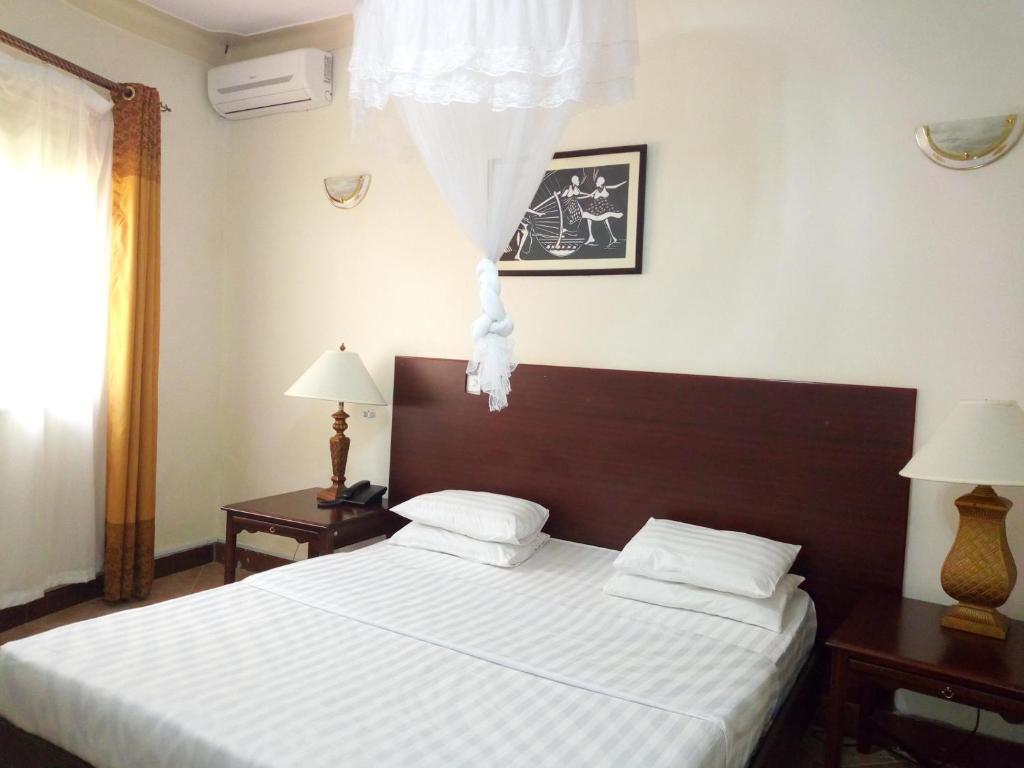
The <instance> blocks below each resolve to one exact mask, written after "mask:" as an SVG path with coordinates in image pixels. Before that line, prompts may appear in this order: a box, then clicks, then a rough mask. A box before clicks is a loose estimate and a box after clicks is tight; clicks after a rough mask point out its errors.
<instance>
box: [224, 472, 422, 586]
mask: <svg viewBox="0 0 1024 768" xmlns="http://www.w3.org/2000/svg"><path fill="white" fill-rule="evenodd" d="M318 490H319V488H306V489H304V490H301V491H293V492H291V493H281V494H278V495H277V496H267V497H266V498H263V499H253V500H252V501H243V502H240V503H238V504H226V505H225V506H223V507H221V509H223V510H224V512H225V513H226V514H227V527H226V530H225V535H224V583H225V584H230V583H231V582H233V581H234V580H235V564H236V549H235V539H236V537H237V536H238V532H239V531H248V532H250V533H256V532H261V533H274V534H277V535H278V536H287V537H288V538H290V539H294V540H295V541H298V542H300V543H307V544H309V556H310V557H316V556H318V555H329V554H330V553H331V552H333V551H334V550H335V548H337V547H342V546H347V545H349V544H355V543H356V542H360V541H366V540H367V539H372V538H375V537H377V536H390V535H391V534H393V533H394V532H395V531H397V530H398V529H399V528H401V527H402V524H403V522H404V521H403V520H402V519H401V518H400V517H399V516H398V515H396V514H394V513H393V512H389V511H388V510H387V508H386V507H384V506H382V505H380V504H368V505H366V506H363V507H357V506H348V505H342V506H339V507H324V508H321V507H318V506H317V505H316V493H317V491H318Z"/></svg>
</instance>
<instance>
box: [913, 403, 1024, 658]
mask: <svg viewBox="0 0 1024 768" xmlns="http://www.w3.org/2000/svg"><path fill="white" fill-rule="evenodd" d="M900 474H901V475H903V476H904V477H912V478H916V479H918V480H935V481H938V482H943V483H970V484H972V485H976V486H977V487H976V488H975V489H974V490H973V491H971V492H970V493H968V494H966V495H965V496H961V497H960V498H958V499H957V500H956V506H957V508H958V509H959V510H960V526H959V528H958V529H957V532H956V540H955V541H954V542H953V548H952V549H950V550H949V554H948V555H947V556H946V561H945V563H943V565H942V588H943V589H944V590H945V591H946V594H947V595H949V596H950V597H952V598H953V599H954V600H956V601H957V604H956V605H953V606H950V607H949V608H948V609H947V610H946V612H945V613H944V614H943V616H942V622H941V623H942V626H944V627H949V628H951V629H959V630H963V631H965V632H973V633H974V634H978V635H986V636H988V637H995V638H998V639H1000V640H1005V639H1006V633H1007V630H1008V629H1009V621H1008V620H1007V618H1006V617H1005V616H1004V615H1003V614H1001V613H1000V612H999V611H997V610H996V609H997V608H998V607H999V606H1001V605H1002V604H1003V603H1005V602H1006V600H1007V599H1008V598H1009V597H1010V592H1012V591H1013V586H1014V583H1015V582H1016V580H1017V567H1016V566H1015V565H1014V562H1013V554H1012V553H1011V552H1010V545H1009V543H1008V542H1007V540H1006V513H1007V512H1008V511H1009V510H1010V507H1011V506H1012V503H1011V502H1010V500H1009V499H1004V498H1002V497H1000V496H998V495H996V492H995V491H994V490H993V489H992V486H993V485H1024V411H1022V410H1021V407H1020V406H1019V405H1017V403H1016V402H1014V401H1012V400H965V401H963V402H961V403H959V404H958V405H957V406H956V408H954V409H953V412H952V413H951V414H950V415H949V416H948V417H947V418H946V420H945V421H944V422H943V423H942V424H941V425H940V426H939V428H938V430H936V432H935V434H934V435H932V437H931V439H930V440H929V441H928V442H927V443H925V444H924V446H923V447H922V448H921V450H919V451H918V452H917V453H916V454H914V457H913V458H912V459H911V460H910V462H909V463H908V464H907V466H905V467H904V468H903V469H902V470H900Z"/></svg>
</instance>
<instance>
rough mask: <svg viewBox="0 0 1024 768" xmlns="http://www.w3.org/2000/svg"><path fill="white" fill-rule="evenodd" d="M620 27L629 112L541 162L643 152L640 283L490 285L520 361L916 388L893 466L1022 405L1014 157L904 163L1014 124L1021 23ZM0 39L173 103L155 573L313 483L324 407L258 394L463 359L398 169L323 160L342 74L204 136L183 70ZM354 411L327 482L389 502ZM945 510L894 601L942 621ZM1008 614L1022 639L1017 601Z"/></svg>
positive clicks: (433, 203) (444, 226)
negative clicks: (262, 505) (953, 429)
mask: <svg viewBox="0 0 1024 768" xmlns="http://www.w3.org/2000/svg"><path fill="white" fill-rule="evenodd" d="M639 8H640V22H641V34H642V41H641V58H642V61H641V66H640V68H639V71H638V81H637V98H636V100H635V101H633V102H631V103H629V104H626V105H621V106H617V107H610V108H605V109H600V110H594V111H590V112H586V113H584V114H581V115H580V116H579V117H577V118H576V119H575V120H574V121H573V123H572V124H571V125H570V127H569V129H568V130H567V131H566V133H565V136H564V138H563V142H562V147H563V148H565V149H570V148H573V149H576V148H587V147H602V146H611V145H618V144H631V143H647V144H648V145H649V166H648V186H647V210H646V230H645V249H644V262H645V266H644V274H643V275H641V276H622V277H589V278H568V277H562V278H557V277H556V278H518V279H508V280H506V282H505V298H506V301H507V304H508V306H509V308H510V309H511V311H512V312H513V313H514V314H515V316H516V318H517V321H518V326H517V332H516V338H517V350H518V355H519V358H520V359H521V360H523V361H526V362H533V363H559V364H569V365H573V364H578V365H590V366H601V367H612V368H635V369H647V370H661V371H679V372H690V373H712V374H724V375H736V376H755V377H780V378H794V379H807V380H818V381H836V382H852V383H863V384H886V385H898V386H909V387H917V388H918V389H919V409H918V437H917V442H918V444H920V443H921V442H922V441H923V440H924V439H926V438H927V437H928V435H929V434H930V433H931V432H932V431H933V430H934V429H935V427H936V426H937V425H938V423H939V422H940V421H941V419H942V418H943V417H944V416H945V414H946V413H947V412H948V411H949V410H950V409H951V408H952V407H953V405H954V404H955V402H956V401H957V400H958V399H961V398H965V397H1010V398H1015V399H1018V400H1022V401H1024V380H1022V379H1024V337H1022V335H1021V334H1020V331H1019V325H1020V324H1021V321H1022V320H1024V312H1022V308H1021V303H1020V297H1019V290H1020V289H1019V286H1021V285H1022V280H1024V258H1022V255H1024V254H1022V252H1021V251H1022V245H1021V243H1022V242H1024V217H1021V215H1020V210H1021V205H1022V202H1024V185H1022V184H1021V175H1022V172H1024V148H1021V149H1018V150H1017V151H1016V152H1014V153H1013V154H1012V155H1010V156H1009V157H1008V158H1007V159H1005V160H1003V161H1001V162H999V163H997V164H996V165H994V166H991V167H989V168H987V169H984V170H981V171H977V172H971V173H955V172H952V171H946V170H943V169H940V168H938V167H937V166H934V165H932V164H931V163H929V162H928V161H927V160H925V159H924V157H923V156H921V155H920V153H919V152H918V151H917V149H916V147H915V145H914V142H913V129H914V127H915V126H916V125H918V124H919V123H921V122H923V121H929V120H942V119H956V118H962V117H970V116H981V115H989V114H998V113H1001V112H1007V111H1013V110H1022V109H1024V92H1022V91H1024V89H1022V86H1021V85H1020V78H1019V77H1018V75H1017V73H1019V72H1020V71H1022V68H1024V67H1022V65H1024V50H1022V49H1021V47H1020V45H1019V40H1020V38H1021V35H1022V33H1024V6H1022V5H1021V4H1020V3H1019V2H1016V1H1015V0H1002V2H995V1H994V2H987V3H983V4H982V3H970V4H968V3H963V2H960V0H904V1H903V2H900V3H893V2H884V1H883V0H857V1H854V0H846V2H839V1H838V0H836V1H834V2H828V3H823V2H819V1H818V0H773V1H772V2H770V3H765V2H759V1H758V0H685V1H684V0H639ZM0 26H2V27H3V28H5V29H8V30H10V31H12V32H14V33H15V34H19V35H22V36H24V37H26V38H28V39H30V40H32V41H34V42H36V43H38V44H40V45H43V46H44V47H48V48H50V49H52V50H55V51H57V52H59V53H61V54H63V55H65V56H67V57H69V58H71V59H74V60H76V61H78V62H80V63H82V64H84V65H86V66H90V67H93V68H95V69H96V70H98V71H100V72H102V73H103V74H106V75H108V76H110V77H112V78H115V79H135V80H140V81H142V82H146V83H149V84H152V85H155V86H157V87H159V88H160V90H161V94H162V96H163V98H164V100H165V101H167V102H169V103H170V104H171V105H172V106H173V107H174V112H173V113H172V114H171V115H168V116H166V117H165V119H164V123H163V125H164V176H163V195H164V219H163V225H164V246H163V271H164V283H163V307H164V313H163V326H162V327H163V333H162V343H163V349H162V352H163V354H162V361H161V390H162V391H161V409H160V418H161V425H160V446H159V448H160V459H159V461H160V463H159V486H158V507H159V509H158V529H157V534H158V549H164V550H167V549H170V548H174V547H177V546H185V545H189V544H195V543H199V542H201V541H204V540H208V539H209V538H210V537H212V536H215V535H216V534H217V533H218V532H219V531H220V528H221V515H220V513H219V510H218V507H219V505H220V504H221V503H224V502H227V501H233V500H239V499H243V498H251V497H254V496H257V495H261V494H270V493H276V492H280V491H283V490H286V489H291V488H297V487H302V486H307V485H317V484H322V483H323V482H324V480H325V479H326V478H327V476H328V474H329V466H328V459H327V450H326V440H327V438H328V436H329V435H330V416H329V414H330V412H331V410H332V409H331V407H330V404H329V403H318V402H312V401H304V400H298V399H291V398H285V397H283V396H282V394H281V393H282V392H283V391H284V389H285V388H286V387H287V386H288V385H289V384H290V383H291V382H292V381H293V380H294V379H295V378H296V377H297V376H298V375H299V374H300V373H301V372H302V371H303V370H304V369H305V367H306V366H307V365H309V363H311V362H312V361H313V360H314V359H315V357H316V355H318V354H319V353H320V352H321V351H323V350H324V349H327V348H330V347H333V346H334V345H336V344H337V343H338V342H340V341H342V340H344V341H345V342H347V343H348V345H349V347H350V348H351V349H354V350H357V351H359V352H360V353H361V354H362V355H363V358H364V360H365V361H366V362H367V364H368V366H369V368H370V370H371V373H372V374H373V375H374V376H375V378H376V379H377V381H378V383H379V384H380V386H381V388H382V390H383V391H384V392H385V393H390V391H391V378H392V370H391V366H392V359H393V357H394V355H396V354H414V355H437V356H445V357H465V356H466V355H467V354H468V352H469V341H468V326H469V323H470V321H471V320H472V319H473V318H474V317H475V315H476V312H477V306H476V289H475V278H474V274H473V264H474V262H475V260H476V258H477V254H475V253H473V251H472V248H471V247H470V245H469V243H468V242H467V241H466V239H465V238H464V237H463V236H462V235H461V233H460V232H459V231H458V228H457V227H456V225H455V223H454V221H453V220H452V218H451V216H450V215H449V213H448V211H447V210H446V209H445V207H444V204H443V202H442V201H441V200H440V198H439V196H438V195H437V193H436V191H435V189H434V187H433V185H432V183H431V181H430V179H429V177H428V175H427V173H426V171H425V170H424V168H423V166H422V165H421V164H420V163H419V162H418V161H415V160H406V161H402V160H400V159H398V158H397V157H396V154H395V153H394V152H393V151H391V150H390V149H387V148H381V147H378V146H373V145H355V144H353V143H352V142H351V141H350V139H349V125H348V112H347V107H346V99H345V98H344V94H345V92H346V88H347V84H346V82H345V78H344V62H346V61H347V56H348V52H347V51H346V50H341V51H339V52H338V56H339V65H338V66H337V74H338V75H339V83H338V93H339V98H338V100H337V102H336V104H335V105H334V106H333V107H331V108H329V109H324V110H318V111H315V112H311V113H305V114H288V115H278V116H273V117H267V118H262V119H259V120H253V121H243V122H239V123H234V124H228V123H226V122H224V121H221V120H219V118H216V117H215V116H214V115H213V113H212V112H211V111H210V110H209V108H208V107H207V106H206V102H205V85H204V82H205V81H204V77H205V75H204V73H205V69H206V65H205V64H201V63H200V62H198V61H195V60H192V59H190V58H188V57H187V56H184V55H182V54H178V53H174V52H172V51H170V50H169V49H164V48H162V47H160V46H158V45H154V44H152V43H149V42H145V41H143V40H141V39H139V38H135V37H133V36H132V35H130V34H127V33H124V32H121V31H119V30H117V29H115V28H114V27H111V26H108V25H106V24H104V23H102V22H99V21H97V20H95V19H94V18H92V17H90V16H87V15H85V14H82V13H80V12H78V11H75V10H73V9H71V8H69V7H67V6H65V5H64V4H62V3H60V2H58V0H32V2H29V1H28V0H0ZM357 171H369V172H372V173H373V186H372V188H371V190H370V194H369V196H368V197H367V199H366V200H365V202H364V203H363V204H362V205H361V206H360V207H359V208H357V209H355V210H352V211H338V210H336V209H334V208H332V207H330V205H328V203H327V202H326V200H325V199H324V195H323V191H322V188H321V179H322V178H323V177H324V176H327V175H334V174H340V173H351V172H357ZM218 397H219V402H218ZM511 407H512V409H513V411H514V409H515V394H514V392H513V395H512V405H511ZM353 415H354V418H353V419H352V422H351V427H350V434H351V436H352V438H353V444H354V445H353V452H352V456H351V458H350V461H349V476H350V477H351V478H360V477H370V478H372V479H374V480H376V481H386V479H387V473H388V441H389V425H390V421H389V420H390V413H389V411H388V409H386V408H382V409H376V416H377V418H376V419H374V420H369V419H364V418H362V417H361V416H360V414H359V412H356V413H354V414H353ZM964 490H966V489H965V488H963V487H947V486H942V485H937V484H927V483H915V484H914V486H913V494H912V500H911V519H910V526H909V543H908V549H907V559H906V567H907V571H906V583H905V592H906V594H907V595H910V596H913V597H919V598H923V599H928V600H935V601H943V600H945V599H946V598H945V595H944V594H943V593H942V591H941V588H940V586H939V581H938V571H939V567H940V564H941V562H942V559H943V557H944V556H945V553H946V551H947V550H948V548H949V545H950V543H951V542H952V539H953V534H954V532H955V525H956V513H955V510H954V508H953V506H952V500H953V498H954V497H955V496H956V495H957V494H959V493H961V492H963V491H964ZM1000 490H1001V491H1003V492H1004V493H1005V494H1006V495H1008V496H1010V497H1011V498H1012V499H1013V500H1014V501H1016V502H1017V504H1018V507H1022V506H1024V494H1022V493H1021V492H1019V491H1013V490H1012V489H1000ZM1021 512H1022V510H1021V509H1020V508H1018V509H1017V510H1014V512H1013V513H1011V516H1010V521H1009V527H1010V538H1011V544H1012V546H1013V547H1014V549H1015V551H1016V552H1017V554H1018V557H1019V558H1021V559H1022V561H1024V514H1021ZM853 524H856V523H855V521H851V525H853ZM258 545H260V546H263V547H264V548H270V549H275V550H276V551H278V552H280V553H282V554H285V555H291V554H292V553H293V548H292V547H291V546H287V545H283V544H280V543H279V542H278V541H277V540H274V539H267V540H265V541H260V542H258ZM1021 572H1022V574H1024V568H1022V569H1021ZM1006 610H1007V613H1009V614H1010V615H1013V616H1015V617H1018V618H1024V589H1021V588H1018V589H1017V591H1016V593H1015V594H1014V596H1013V599H1012V600H1011V602H1010V603H1009V604H1008V606H1007V608H1006Z"/></svg>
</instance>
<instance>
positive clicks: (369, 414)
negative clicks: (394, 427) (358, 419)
mask: <svg viewBox="0 0 1024 768" xmlns="http://www.w3.org/2000/svg"><path fill="white" fill-rule="evenodd" d="M363 418H364V419H376V418H377V412H376V411H375V410H373V409H372V408H367V409H366V410H365V411H363Z"/></svg>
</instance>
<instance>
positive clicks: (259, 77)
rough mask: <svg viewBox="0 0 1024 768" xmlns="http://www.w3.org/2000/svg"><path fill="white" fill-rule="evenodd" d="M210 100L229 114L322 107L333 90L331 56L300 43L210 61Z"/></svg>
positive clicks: (251, 114)
mask: <svg viewBox="0 0 1024 768" xmlns="http://www.w3.org/2000/svg"><path fill="white" fill-rule="evenodd" d="M206 86H207V92H208V93H209V95H210V104H212V105H213V108H214V109H215V110H217V112H218V114H220V115H222V116H223V117H226V118H227V119H228V120H243V119H245V118H249V117H260V116H261V115H272V114H274V113H275V112H294V111H297V110H306V109H316V108H317V107H326V106H327V105H328V104H330V103H331V100H332V98H333V95H334V57H333V56H332V55H331V54H329V53H327V52H326V51H319V50H317V49H315V48H300V49H299V50H296V51H288V52H287V53H275V54H274V55H273V56H262V57H260V58H258V59H249V60H248V61H239V62H236V63H234V64H226V65H224V66H223V67H214V68H213V69H211V70H210V71H209V73H208V74H207V77H206Z"/></svg>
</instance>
